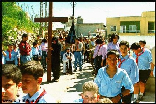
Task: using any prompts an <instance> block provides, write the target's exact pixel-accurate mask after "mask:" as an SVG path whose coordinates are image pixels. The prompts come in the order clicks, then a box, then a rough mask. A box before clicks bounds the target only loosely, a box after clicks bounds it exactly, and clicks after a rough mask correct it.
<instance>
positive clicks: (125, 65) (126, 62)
mask: <svg viewBox="0 0 156 104" xmlns="http://www.w3.org/2000/svg"><path fill="white" fill-rule="evenodd" d="M119 47H120V52H121V55H120V56H119V62H118V68H122V69H125V70H126V72H127V74H128V75H129V77H130V79H131V81H132V84H133V86H134V94H135V93H136V89H137V88H136V86H137V84H138V82H139V69H138V66H137V64H136V62H135V59H134V58H133V57H132V56H130V55H129V54H128V51H129V42H127V41H121V42H120V44H119ZM122 90H124V87H122ZM131 97H132V93H131V94H129V95H128V96H125V97H123V99H122V102H124V103H131ZM134 98H135V96H134ZM135 100H136V99H135ZM134 102H135V101H134Z"/></svg>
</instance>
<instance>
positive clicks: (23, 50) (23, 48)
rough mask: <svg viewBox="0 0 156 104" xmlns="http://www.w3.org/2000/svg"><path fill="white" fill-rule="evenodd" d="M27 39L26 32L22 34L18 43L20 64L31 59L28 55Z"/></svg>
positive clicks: (29, 47)
mask: <svg viewBox="0 0 156 104" xmlns="http://www.w3.org/2000/svg"><path fill="white" fill-rule="evenodd" d="M27 40H28V34H23V35H22V41H21V42H20V44H19V45H18V46H19V50H20V60H21V61H20V62H21V64H24V63H26V62H27V61H31V57H30V51H31V46H30V44H29V43H27Z"/></svg>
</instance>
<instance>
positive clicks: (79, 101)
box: [72, 99, 83, 103]
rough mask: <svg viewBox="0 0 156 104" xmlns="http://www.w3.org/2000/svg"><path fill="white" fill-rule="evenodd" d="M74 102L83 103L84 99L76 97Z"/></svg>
mask: <svg viewBox="0 0 156 104" xmlns="http://www.w3.org/2000/svg"><path fill="white" fill-rule="evenodd" d="M72 103H83V99H76V100H74V101H73V102H72Z"/></svg>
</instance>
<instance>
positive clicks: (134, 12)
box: [19, 2, 155, 24]
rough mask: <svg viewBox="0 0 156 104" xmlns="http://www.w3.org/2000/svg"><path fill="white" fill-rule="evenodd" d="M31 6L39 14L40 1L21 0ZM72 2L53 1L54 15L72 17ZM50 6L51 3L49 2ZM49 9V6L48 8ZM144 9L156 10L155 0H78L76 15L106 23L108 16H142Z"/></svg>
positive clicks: (85, 20) (30, 11)
mask: <svg viewBox="0 0 156 104" xmlns="http://www.w3.org/2000/svg"><path fill="white" fill-rule="evenodd" d="M24 3H25V7H26V6H29V10H28V9H27V11H29V13H30V14H33V13H32V9H31V6H33V8H34V9H33V10H34V13H36V14H39V13H40V12H39V11H40V2H19V5H22V4H23V7H24ZM71 3H72V2H53V16H54V17H70V16H71V15H72V10H73V9H72V5H71ZM48 6H49V3H48ZM48 10H49V8H48ZM144 11H155V2H76V5H75V13H74V15H75V17H78V16H81V17H82V18H83V21H84V23H104V24H106V18H107V17H121V16H141V13H142V12H144Z"/></svg>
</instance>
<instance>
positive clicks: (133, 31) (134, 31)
mask: <svg viewBox="0 0 156 104" xmlns="http://www.w3.org/2000/svg"><path fill="white" fill-rule="evenodd" d="M120 33H140V30H122V31H121V30H120Z"/></svg>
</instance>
